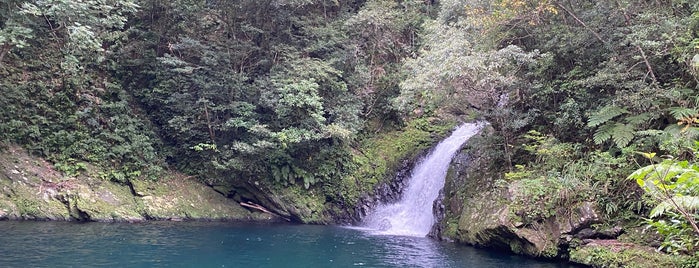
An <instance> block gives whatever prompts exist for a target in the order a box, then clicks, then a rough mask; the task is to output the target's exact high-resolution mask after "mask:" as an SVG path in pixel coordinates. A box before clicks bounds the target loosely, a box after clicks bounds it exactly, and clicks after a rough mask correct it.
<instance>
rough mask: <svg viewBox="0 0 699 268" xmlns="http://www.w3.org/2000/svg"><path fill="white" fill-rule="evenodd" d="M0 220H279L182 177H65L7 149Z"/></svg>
mask: <svg viewBox="0 0 699 268" xmlns="http://www.w3.org/2000/svg"><path fill="white" fill-rule="evenodd" d="M0 219H16V220H20V219H21V220H62V221H101V222H113V221H120V222H122V221H123V222H138V221H144V220H176V221H178V220H230V221H278V220H280V219H279V218H278V217H275V216H274V215H271V214H268V213H261V212H255V211H251V210H248V209H245V208H243V207H242V206H241V205H240V204H239V203H237V202H235V201H234V200H232V199H228V198H225V197H224V196H222V195H221V194H219V193H217V192H216V191H214V190H213V189H212V188H210V187H207V186H206V185H204V184H201V183H200V182H198V181H196V180H194V179H191V178H188V177H186V176H183V175H178V174H170V177H169V178H163V179H161V180H159V181H157V182H155V181H142V180H132V181H130V182H129V183H128V184H119V183H115V182H112V181H109V180H104V179H101V178H99V174H98V170H93V169H92V168H90V167H87V168H86V170H85V171H84V172H81V174H80V175H77V176H65V175H63V174H61V173H60V172H58V171H56V170H55V168H54V167H53V165H52V164H51V163H49V162H47V161H45V160H43V159H41V158H38V157H33V156H30V155H29V154H28V153H27V152H26V151H25V150H23V149H21V148H19V147H16V146H9V147H8V148H6V149H5V150H3V151H2V153H0Z"/></svg>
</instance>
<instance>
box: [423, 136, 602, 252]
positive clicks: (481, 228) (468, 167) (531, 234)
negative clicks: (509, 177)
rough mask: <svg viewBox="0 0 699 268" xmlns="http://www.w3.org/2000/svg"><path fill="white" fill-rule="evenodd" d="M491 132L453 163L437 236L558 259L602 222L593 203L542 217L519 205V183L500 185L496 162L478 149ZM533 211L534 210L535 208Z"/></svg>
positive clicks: (472, 142) (559, 209)
mask: <svg viewBox="0 0 699 268" xmlns="http://www.w3.org/2000/svg"><path fill="white" fill-rule="evenodd" d="M488 131H489V130H487V129H486V130H485V131H483V132H482V133H481V134H480V135H479V136H476V137H474V138H471V140H469V142H468V143H467V144H466V146H465V147H464V149H463V150H462V151H461V152H460V153H459V155H457V157H456V158H455V159H454V161H453V162H452V168H451V170H450V172H449V174H448V175H447V178H446V184H445V188H444V199H443V200H442V203H443V206H444V215H443V216H442V217H441V218H442V219H441V220H440V222H439V224H437V226H436V230H434V231H433V233H434V234H436V235H437V236H439V237H440V238H442V239H448V240H455V241H457V242H460V243H465V244H469V245H475V246H479V247H488V248H498V249H505V250H509V251H512V252H514V253H518V254H524V255H530V256H536V257H551V258H553V257H560V256H564V255H565V254H567V249H568V246H569V243H570V242H571V241H572V240H573V239H574V238H576V235H578V234H579V233H580V232H581V231H582V232H583V233H584V232H586V231H589V230H590V229H589V227H590V226H591V225H592V224H594V223H598V222H600V217H599V216H598V213H597V212H596V207H595V205H594V204H593V203H591V202H578V203H575V204H569V205H567V206H564V207H563V206H562V207H555V208H553V209H551V210H552V211H548V212H547V213H544V214H542V213H541V212H540V211H529V210H528V209H532V208H531V207H532V206H521V205H518V204H522V202H526V200H522V194H520V192H519V191H522V190H521V189H522V187H521V185H519V184H518V182H517V181H514V182H505V181H503V180H498V175H497V174H496V173H495V172H493V170H497V169H496V168H494V167H493V166H491V165H493V161H492V159H489V157H488V156H487V155H484V154H483V153H482V150H480V149H479V146H480V145H479V144H480V143H479V141H480V140H482V138H483V137H485V136H487V135H488ZM534 207H535V206H534ZM534 214H536V215H545V216H541V217H536V218H535V219H531V218H530V217H528V215H534Z"/></svg>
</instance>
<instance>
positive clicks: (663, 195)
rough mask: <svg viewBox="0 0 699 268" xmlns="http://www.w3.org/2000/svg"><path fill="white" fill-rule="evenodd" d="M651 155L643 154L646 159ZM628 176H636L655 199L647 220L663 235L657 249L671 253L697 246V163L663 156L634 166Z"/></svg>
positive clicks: (698, 174) (633, 177) (698, 231)
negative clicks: (659, 159) (639, 166)
mask: <svg viewBox="0 0 699 268" xmlns="http://www.w3.org/2000/svg"><path fill="white" fill-rule="evenodd" d="M654 155H655V154H644V156H646V157H647V158H649V159H653V157H654ZM629 179H633V180H635V181H636V182H637V183H638V185H639V186H641V188H643V189H644V190H645V191H646V193H648V194H649V195H650V197H651V198H652V199H653V200H654V201H655V202H656V206H655V207H654V208H653V210H651V212H650V218H651V220H649V223H650V226H652V227H653V228H654V229H655V230H657V231H658V233H660V234H661V235H663V237H664V238H665V240H664V242H663V244H662V246H661V248H660V249H662V250H665V251H668V252H671V253H679V252H696V249H697V246H699V228H697V223H696V222H697V217H696V216H695V215H696V213H695V212H696V211H697V210H699V166H697V165H695V164H694V163H689V162H688V161H677V160H672V159H666V160H663V161H662V162H659V163H657V164H653V165H649V166H645V167H642V168H640V169H638V170H636V171H635V172H633V173H632V174H631V175H629ZM665 218H667V220H665ZM653 219H658V220H653Z"/></svg>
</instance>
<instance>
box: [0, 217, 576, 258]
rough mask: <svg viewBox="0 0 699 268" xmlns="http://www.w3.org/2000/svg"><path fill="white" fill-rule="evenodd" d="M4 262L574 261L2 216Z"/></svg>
mask: <svg viewBox="0 0 699 268" xmlns="http://www.w3.org/2000/svg"><path fill="white" fill-rule="evenodd" d="M0 245H1V246H0V266H1V267H85V266H90V267H95V266H99V267H350V266H363V267H507V266H515V267H568V266H566V265H562V264H554V263H544V262H539V261H535V260H530V259H526V258H522V257H519V256H513V255H509V254H500V253H495V252H488V251H483V250H477V249H473V248H470V247H461V246H456V245H454V244H449V243H442V242H438V241H434V240H431V239H427V238H422V237H401V236H390V235H376V234H372V233H371V232H368V231H366V230H357V229H351V228H341V227H332V226H307V225H241V224H230V223H182V222H180V223H167V222H160V223H144V224H105V223H85V224H75V223H63V222H0Z"/></svg>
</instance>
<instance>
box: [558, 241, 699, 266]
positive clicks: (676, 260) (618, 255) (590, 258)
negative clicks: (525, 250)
mask: <svg viewBox="0 0 699 268" xmlns="http://www.w3.org/2000/svg"><path fill="white" fill-rule="evenodd" d="M570 259H571V260H572V261H574V262H576V263H580V264H584V265H590V266H593V267H627V266H628V265H629V264H633V267H639V268H641V267H648V268H651V267H694V264H693V263H692V262H696V260H694V261H693V260H692V258H689V257H686V256H672V255H667V254H663V253H659V252H655V251H652V250H648V249H645V248H628V249H624V248H617V247H615V246H610V247H604V246H586V247H583V248H581V249H573V250H571V252H570Z"/></svg>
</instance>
